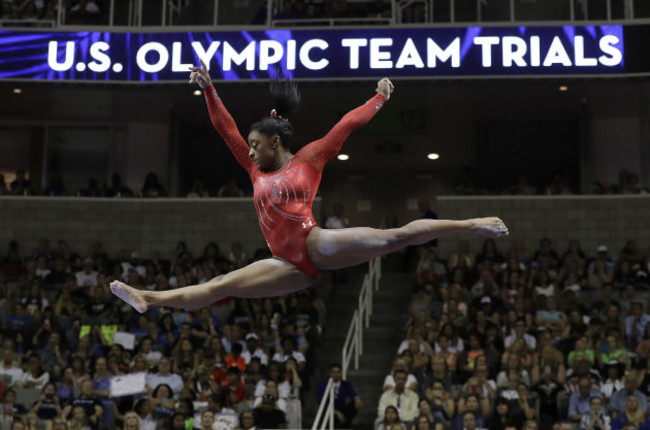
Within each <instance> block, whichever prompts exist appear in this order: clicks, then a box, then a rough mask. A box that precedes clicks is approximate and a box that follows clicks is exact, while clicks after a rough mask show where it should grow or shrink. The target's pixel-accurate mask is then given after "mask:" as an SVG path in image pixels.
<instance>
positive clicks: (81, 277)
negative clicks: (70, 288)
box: [75, 258, 98, 288]
mask: <svg viewBox="0 0 650 430" xmlns="http://www.w3.org/2000/svg"><path fill="white" fill-rule="evenodd" d="M94 265H95V263H94V261H93V259H92V258H86V259H85V260H84V261H83V270H82V271H79V272H77V273H75V278H76V279H77V287H80V288H81V287H94V286H96V285H97V275H98V273H97V271H95V270H94Z"/></svg>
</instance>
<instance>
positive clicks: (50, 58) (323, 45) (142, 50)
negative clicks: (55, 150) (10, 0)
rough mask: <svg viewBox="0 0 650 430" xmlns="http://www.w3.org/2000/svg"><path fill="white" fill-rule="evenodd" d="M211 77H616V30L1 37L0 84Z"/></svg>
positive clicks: (619, 51) (620, 48)
mask: <svg viewBox="0 0 650 430" xmlns="http://www.w3.org/2000/svg"><path fill="white" fill-rule="evenodd" d="M199 58H202V59H204V60H205V62H206V63H207V64H209V67H210V74H211V76H212V78H213V79H215V80H255V79H267V78H269V77H273V76H276V75H278V74H280V75H281V76H284V77H289V78H294V79H335V78H344V79H350V78H366V77H367V78H376V77H381V76H390V77H394V78H397V77H417V78H436V77H485V76H531V75H535V76H539V75H550V76H552V75H602V74H607V75H612V74H614V75H616V74H625V73H630V72H635V70H632V71H631V70H628V69H626V56H625V45H624V27H623V26H621V25H601V26H560V27H463V28H408V29H407V28H399V29H379V28H372V29H369V28H363V29H345V30H341V29H331V30H329V29H327V30H267V31H224V32H184V33H110V32H55V33H49V32H30V31H0V79H39V80H54V81H78V80H86V81H104V82H129V81H130V82H161V81H184V80H187V79H188V76H189V73H188V70H187V68H188V66H189V65H197V64H198V62H199V61H198V59H199ZM646 72H647V71H646Z"/></svg>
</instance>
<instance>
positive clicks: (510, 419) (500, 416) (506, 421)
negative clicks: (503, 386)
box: [487, 397, 524, 430]
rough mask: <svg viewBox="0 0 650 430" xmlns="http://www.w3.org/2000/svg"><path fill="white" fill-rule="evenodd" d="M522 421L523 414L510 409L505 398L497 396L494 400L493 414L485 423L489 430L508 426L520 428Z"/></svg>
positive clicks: (500, 429) (499, 429)
mask: <svg viewBox="0 0 650 430" xmlns="http://www.w3.org/2000/svg"><path fill="white" fill-rule="evenodd" d="M523 422H524V417H523V415H522V414H521V413H517V412H516V411H513V410H511V409H510V406H509V401H508V400H507V399H505V398H503V397H499V398H497V400H496V404H495V407H494V414H492V416H491V417H490V420H489V421H488V423H487V428H489V429H490V430H505V429H506V428H509V427H514V428H520V427H521V426H522V424H523Z"/></svg>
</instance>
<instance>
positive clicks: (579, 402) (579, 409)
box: [568, 377, 600, 422]
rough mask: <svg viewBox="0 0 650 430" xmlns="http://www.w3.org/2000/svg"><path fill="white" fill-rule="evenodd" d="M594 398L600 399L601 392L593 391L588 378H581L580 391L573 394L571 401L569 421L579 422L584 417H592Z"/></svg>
mask: <svg viewBox="0 0 650 430" xmlns="http://www.w3.org/2000/svg"><path fill="white" fill-rule="evenodd" d="M592 397H600V391H598V390H595V389H593V387H592V384H591V380H590V379H589V378H588V377H582V378H580V381H579V382H578V391H577V392H575V393H573V394H572V395H571V397H570V399H569V412H568V415H569V419H571V420H572V421H575V422H579V421H582V417H583V416H587V417H588V416H589V415H591V413H592V412H591V404H590V400H591V398H592Z"/></svg>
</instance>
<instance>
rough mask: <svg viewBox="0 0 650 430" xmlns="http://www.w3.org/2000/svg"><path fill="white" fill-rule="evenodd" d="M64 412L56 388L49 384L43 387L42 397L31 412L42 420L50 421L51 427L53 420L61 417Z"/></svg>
mask: <svg viewBox="0 0 650 430" xmlns="http://www.w3.org/2000/svg"><path fill="white" fill-rule="evenodd" d="M62 410H63V409H62V408H61V404H60V403H59V398H58V396H57V395H56V387H55V386H54V384H53V383H51V382H48V383H47V384H45V386H44V387H43V390H42V392H41V397H40V398H39V399H38V400H37V401H36V402H35V403H34V406H32V409H31V412H34V413H35V414H36V415H37V416H38V418H39V419H40V420H43V421H49V422H50V423H49V425H52V420H53V419H54V418H55V417H57V416H59V415H61V411H62ZM46 425H47V424H46Z"/></svg>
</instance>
